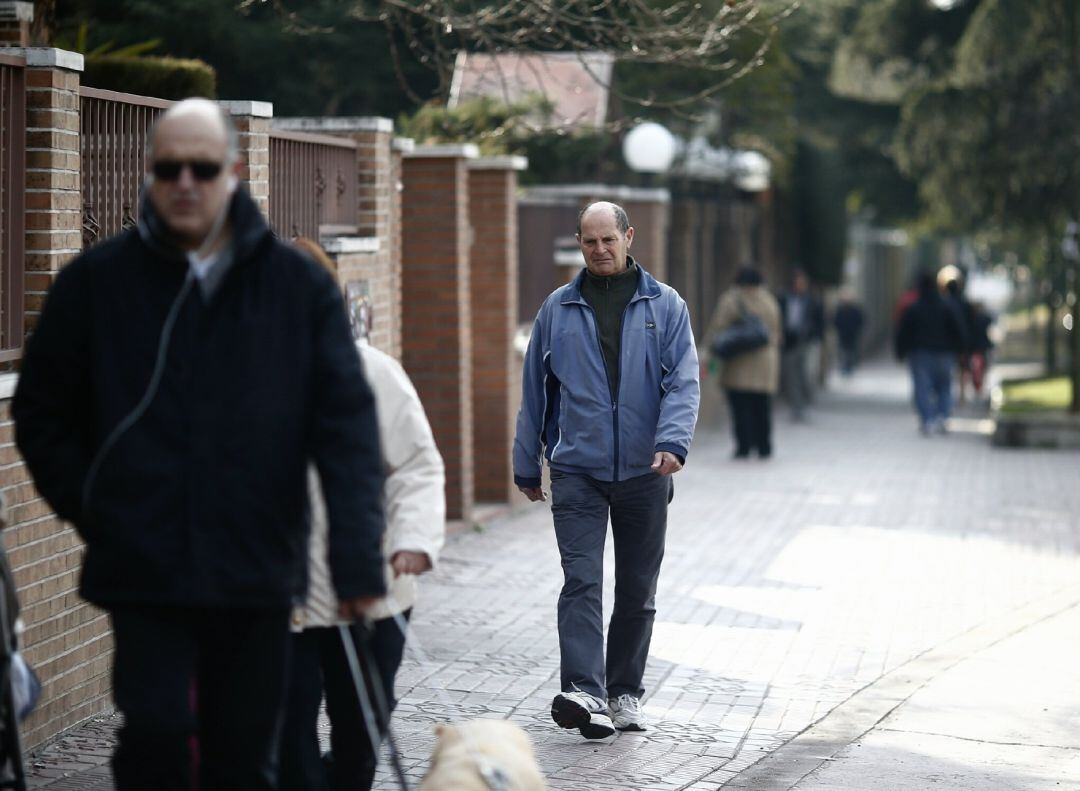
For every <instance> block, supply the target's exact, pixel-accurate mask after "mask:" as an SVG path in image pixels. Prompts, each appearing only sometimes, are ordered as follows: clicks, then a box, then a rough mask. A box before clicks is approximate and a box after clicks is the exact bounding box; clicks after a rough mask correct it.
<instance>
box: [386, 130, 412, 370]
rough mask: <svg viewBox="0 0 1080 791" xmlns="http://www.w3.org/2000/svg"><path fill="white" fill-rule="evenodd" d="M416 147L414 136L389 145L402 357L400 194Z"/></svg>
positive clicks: (398, 353) (393, 273)
mask: <svg viewBox="0 0 1080 791" xmlns="http://www.w3.org/2000/svg"><path fill="white" fill-rule="evenodd" d="M414 148H415V144H414V143H413V141H412V140H411V139H409V138H403V137H396V138H394V140H393V143H392V144H391V149H390V283H391V289H392V291H391V294H392V299H393V309H394V318H395V324H394V330H395V332H394V344H395V346H394V356H395V357H397V358H398V359H399V360H400V359H401V358H402V355H403V354H404V351H403V343H404V342H403V340H402V333H403V330H402V327H403V324H404V321H405V319H404V309H403V307H402V274H401V255H402V254H401V223H402V220H401V212H402V198H401V195H402V191H403V182H402V179H403V178H404V176H403V173H402V168H403V158H404V156H405V154H406V153H408V152H410V151H412V150H413V149H414Z"/></svg>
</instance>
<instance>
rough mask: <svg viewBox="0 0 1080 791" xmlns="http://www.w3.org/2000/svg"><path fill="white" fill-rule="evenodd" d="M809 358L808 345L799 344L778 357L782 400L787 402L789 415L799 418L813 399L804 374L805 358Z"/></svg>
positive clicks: (807, 379)
mask: <svg viewBox="0 0 1080 791" xmlns="http://www.w3.org/2000/svg"><path fill="white" fill-rule="evenodd" d="M809 356H810V344H808V343H799V344H798V345H797V346H795V347H794V348H792V349H787V350H786V351H784V353H783V354H782V355H781V356H780V381H781V384H782V385H783V390H784V400H786V401H787V404H788V407H789V408H790V409H791V414H792V415H793V416H794V417H796V418H801V417H802V416H803V413H804V412H805V411H806V407H807V406H809V404H810V400H811V398H812V397H813V395H812V392H811V389H810V376H809V374H807V372H806V365H807V358H808V357H809Z"/></svg>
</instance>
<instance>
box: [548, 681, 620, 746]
mask: <svg viewBox="0 0 1080 791" xmlns="http://www.w3.org/2000/svg"><path fill="white" fill-rule="evenodd" d="M551 719H553V720H555V724H556V725H558V726H559V727H560V728H577V729H578V730H579V731H581V735H582V736H584V737H585V738H586V739H606V738H607V737H608V736H613V735H614V734H615V726H613V725H612V724H611V717H609V716H608V714H607V706H605V705H604V701H602V700H600V698H597V697H594V696H593V695H590V694H589V693H587V692H581V691H580V690H574V691H573V692H560V693H559V694H558V695H556V696H555V699H554V700H553V701H551Z"/></svg>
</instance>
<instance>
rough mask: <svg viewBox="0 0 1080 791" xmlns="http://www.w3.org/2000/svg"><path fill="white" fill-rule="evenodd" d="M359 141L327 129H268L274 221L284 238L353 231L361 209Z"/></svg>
mask: <svg viewBox="0 0 1080 791" xmlns="http://www.w3.org/2000/svg"><path fill="white" fill-rule="evenodd" d="M356 147H357V144H356V142H355V141H353V140H348V139H343V138H339V137H330V136H327V135H312V134H306V133H301V132H286V131H284V130H281V129H274V130H272V131H271V132H270V224H271V225H272V226H273V228H274V230H275V231H276V232H277V234H278V235H279V236H281V237H282V238H286V239H288V238H291V237H294V236H308V237H311V238H313V239H318V238H319V232H320V229H322V230H326V229H328V228H333V229H336V230H339V231H341V232H355V230H356V225H357V216H358V211H359V203H358V189H357V178H358V176H357V164H356Z"/></svg>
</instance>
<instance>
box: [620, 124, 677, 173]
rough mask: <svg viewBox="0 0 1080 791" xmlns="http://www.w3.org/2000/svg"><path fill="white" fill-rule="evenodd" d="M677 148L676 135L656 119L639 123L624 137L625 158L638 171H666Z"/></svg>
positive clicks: (632, 168)
mask: <svg viewBox="0 0 1080 791" xmlns="http://www.w3.org/2000/svg"><path fill="white" fill-rule="evenodd" d="M677 148H678V145H677V143H676V141H675V135H673V134H671V132H669V131H668V130H667V127H665V126H662V125H661V124H658V123H655V122H654V121H646V122H645V123H643V124H638V125H637V126H635V127H634V128H633V129H631V130H630V131H629V132H628V133H627V135H626V137H625V138H623V158H624V159H625V160H626V164H627V165H629V166H630V169H631V170H634V171H637V172H638V173H651V174H655V173H666V172H667V170H668V168H670V167H671V163H672V161H674V159H675V153H676V149H677Z"/></svg>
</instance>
